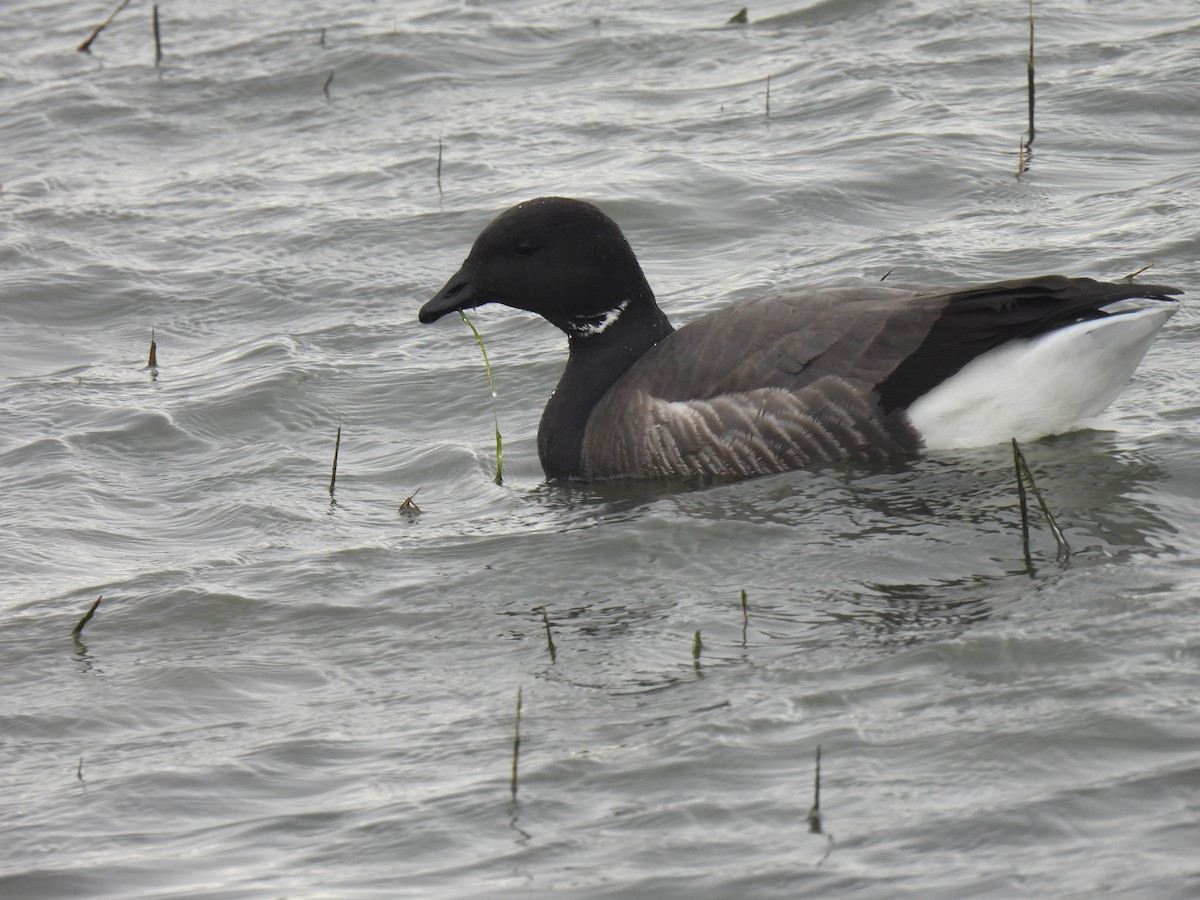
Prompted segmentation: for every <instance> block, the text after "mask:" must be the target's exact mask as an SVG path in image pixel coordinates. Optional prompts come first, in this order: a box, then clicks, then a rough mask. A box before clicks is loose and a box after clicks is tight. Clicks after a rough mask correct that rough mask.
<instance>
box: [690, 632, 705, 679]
mask: <svg viewBox="0 0 1200 900" xmlns="http://www.w3.org/2000/svg"><path fill="white" fill-rule="evenodd" d="M703 649H704V642H703V641H701V640H700V629H699V628H697V629H696V633H695V634H694V635H692V668H693V669H695V670H696V674H697V675H699V674H700V652H701V651H702V650H703Z"/></svg>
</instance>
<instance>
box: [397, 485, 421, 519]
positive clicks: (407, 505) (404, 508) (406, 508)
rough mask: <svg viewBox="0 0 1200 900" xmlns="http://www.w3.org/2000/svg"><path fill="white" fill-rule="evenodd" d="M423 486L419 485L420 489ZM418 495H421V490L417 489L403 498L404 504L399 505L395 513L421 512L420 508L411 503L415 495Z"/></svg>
mask: <svg viewBox="0 0 1200 900" xmlns="http://www.w3.org/2000/svg"><path fill="white" fill-rule="evenodd" d="M424 486H425V485H421V487H424ZM419 493H421V488H417V489H416V490H415V491H413V492H412V493H411V494H409V495H408V496H407V497H405V498H404V502H403V503H401V504H400V506H399V508H398V509H397V510H396V511H397V512H410V513H419V512H420V511H421V507H419V506H417V504H416V503H415V502H414V501H413V498H414V497H416V496H417V494H419Z"/></svg>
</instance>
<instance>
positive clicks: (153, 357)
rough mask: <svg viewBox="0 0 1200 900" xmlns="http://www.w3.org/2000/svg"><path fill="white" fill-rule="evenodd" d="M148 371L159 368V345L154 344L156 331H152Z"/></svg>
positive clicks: (147, 364) (147, 363)
mask: <svg viewBox="0 0 1200 900" xmlns="http://www.w3.org/2000/svg"><path fill="white" fill-rule="evenodd" d="M146 368H147V369H157V368H158V344H156V343H155V342H154V329H153V328H151V329H150V359H149V360H147V362H146Z"/></svg>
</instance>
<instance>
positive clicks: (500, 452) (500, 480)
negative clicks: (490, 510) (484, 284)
mask: <svg viewBox="0 0 1200 900" xmlns="http://www.w3.org/2000/svg"><path fill="white" fill-rule="evenodd" d="M458 314H459V315H460V316H462V320H463V321H464V322H465V323H466V324H467V327H468V328H470V329H471V334H473V335H475V343H477V344H478V345H479V352H480V353H482V354H483V371H484V372H486V373H487V380H488V391H490V392H491V395H492V422H493V423H494V424H495V426H496V484H504V463H503V459H504V449H503V446H502V444H501V441H500V416H499V414H498V413H497V412H496V384H495V382H493V381H492V364H491V363H490V362H488V355H487V348H486V347H484V346H483V336H482V335H481V334H480V333H479V330H478V329H477V328H476V327H475V326H474V325H473V324H472V323H471V320H470V319H468V318H467V314H466V313H465V312H463V311H462V310H461V309H460V310H459V311H458Z"/></svg>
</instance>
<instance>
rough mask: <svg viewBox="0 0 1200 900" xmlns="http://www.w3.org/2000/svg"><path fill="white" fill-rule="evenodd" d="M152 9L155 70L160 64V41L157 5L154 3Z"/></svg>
mask: <svg viewBox="0 0 1200 900" xmlns="http://www.w3.org/2000/svg"><path fill="white" fill-rule="evenodd" d="M152 9H153V12H152V15H151V21H152V22H153V24H154V68H156V69H157V68H158V66H159V64H160V63H161V62H162V41H161V40H159V34H158V4H157V3H155V4H154V6H153V8H152Z"/></svg>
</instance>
